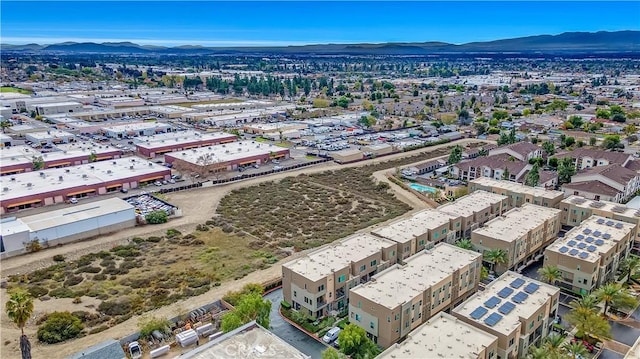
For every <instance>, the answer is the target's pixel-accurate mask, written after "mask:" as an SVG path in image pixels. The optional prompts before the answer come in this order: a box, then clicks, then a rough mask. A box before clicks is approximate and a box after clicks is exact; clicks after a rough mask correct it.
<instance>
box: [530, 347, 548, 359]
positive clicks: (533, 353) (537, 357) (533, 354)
mask: <svg viewBox="0 0 640 359" xmlns="http://www.w3.org/2000/svg"><path fill="white" fill-rule="evenodd" d="M549 356H550V355H549V351H548V350H547V348H545V347H534V346H531V347H529V354H527V359H547V358H549Z"/></svg>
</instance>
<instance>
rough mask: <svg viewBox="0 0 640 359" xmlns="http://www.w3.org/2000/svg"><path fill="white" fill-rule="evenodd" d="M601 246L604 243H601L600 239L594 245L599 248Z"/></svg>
mask: <svg viewBox="0 0 640 359" xmlns="http://www.w3.org/2000/svg"><path fill="white" fill-rule="evenodd" d="M603 244H604V241H603V240H602V239H598V240H597V241H596V245H598V246H601V245H603Z"/></svg>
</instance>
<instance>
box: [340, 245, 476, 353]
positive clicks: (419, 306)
mask: <svg viewBox="0 0 640 359" xmlns="http://www.w3.org/2000/svg"><path fill="white" fill-rule="evenodd" d="M481 263H482V255H481V254H479V253H476V252H473V251H469V250H465V249H461V248H458V247H456V246H453V245H450V244H447V243H440V244H438V245H436V246H435V247H434V248H433V249H431V250H426V251H423V252H421V253H420V254H417V255H415V256H412V257H410V258H409V259H407V260H406V263H405V264H403V265H395V266H393V267H391V268H388V269H387V270H385V271H383V272H380V273H378V274H377V275H375V276H374V277H373V278H372V279H371V280H370V281H369V282H367V283H364V284H361V285H359V286H357V287H354V288H353V289H351V290H350V293H349V321H350V322H351V323H354V324H356V325H358V326H360V327H362V328H363V329H364V330H365V331H366V332H367V336H368V337H369V338H371V339H372V340H373V341H374V343H377V344H378V345H380V346H382V347H383V348H386V347H389V346H390V345H392V344H393V343H395V342H397V341H398V340H400V339H402V338H404V337H406V336H407V334H409V332H411V331H412V330H413V329H415V328H417V327H418V326H420V325H421V324H422V323H424V322H425V321H426V320H427V319H429V318H431V317H432V316H433V315H434V314H436V313H438V312H440V311H443V310H447V309H451V308H453V307H454V306H455V305H456V304H458V303H461V302H462V301H463V300H464V299H465V298H467V297H469V296H470V295H472V294H473V293H475V292H476V290H477V289H478V282H479V280H480V266H481Z"/></svg>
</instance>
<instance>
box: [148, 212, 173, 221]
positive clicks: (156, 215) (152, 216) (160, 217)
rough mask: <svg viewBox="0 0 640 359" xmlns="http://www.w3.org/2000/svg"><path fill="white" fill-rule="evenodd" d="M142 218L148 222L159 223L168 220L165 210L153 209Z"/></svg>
mask: <svg viewBox="0 0 640 359" xmlns="http://www.w3.org/2000/svg"><path fill="white" fill-rule="evenodd" d="M144 219H145V220H146V221H147V223H149V224H161V223H167V221H168V220H169V216H168V215H167V212H165V211H153V212H151V213H149V214H147V215H146V216H145V217H144Z"/></svg>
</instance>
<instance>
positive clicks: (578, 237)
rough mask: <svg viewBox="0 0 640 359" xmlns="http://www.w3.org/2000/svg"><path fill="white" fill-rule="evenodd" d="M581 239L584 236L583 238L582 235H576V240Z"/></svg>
mask: <svg viewBox="0 0 640 359" xmlns="http://www.w3.org/2000/svg"><path fill="white" fill-rule="evenodd" d="M583 238H584V236H583V235H582V234H578V235H577V236H576V239H583Z"/></svg>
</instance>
